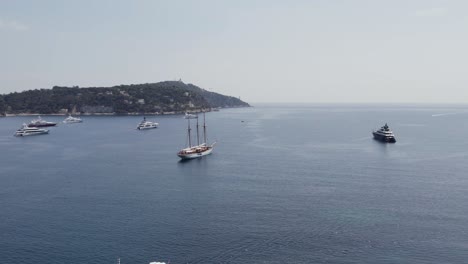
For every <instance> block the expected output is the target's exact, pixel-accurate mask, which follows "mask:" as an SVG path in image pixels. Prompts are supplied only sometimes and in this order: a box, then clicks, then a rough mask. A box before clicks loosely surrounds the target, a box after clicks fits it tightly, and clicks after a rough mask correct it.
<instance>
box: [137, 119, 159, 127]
mask: <svg viewBox="0 0 468 264" xmlns="http://www.w3.org/2000/svg"><path fill="white" fill-rule="evenodd" d="M158 126H159V123H156V122H151V121H148V120H146V117H143V121H141V122H140V124H138V126H137V129H138V130H144V129H152V128H158Z"/></svg>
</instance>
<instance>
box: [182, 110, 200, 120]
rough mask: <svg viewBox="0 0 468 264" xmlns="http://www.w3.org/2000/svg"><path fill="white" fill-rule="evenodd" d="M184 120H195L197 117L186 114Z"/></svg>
mask: <svg viewBox="0 0 468 264" xmlns="http://www.w3.org/2000/svg"><path fill="white" fill-rule="evenodd" d="M184 118H185V119H196V118H198V115H194V114H190V113H188V112H186V113H185V116H184Z"/></svg>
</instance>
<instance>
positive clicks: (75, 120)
mask: <svg viewBox="0 0 468 264" xmlns="http://www.w3.org/2000/svg"><path fill="white" fill-rule="evenodd" d="M81 122H83V120H81V118H79V117H73V116H72V115H68V117H67V118H65V120H63V123H65V124H73V123H81Z"/></svg>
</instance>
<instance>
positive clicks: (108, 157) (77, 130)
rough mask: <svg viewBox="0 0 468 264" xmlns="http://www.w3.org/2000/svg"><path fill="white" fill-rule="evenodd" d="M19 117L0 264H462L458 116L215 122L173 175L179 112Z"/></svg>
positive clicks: (0, 160)
mask: <svg viewBox="0 0 468 264" xmlns="http://www.w3.org/2000/svg"><path fill="white" fill-rule="evenodd" d="M33 118H35V117H32V116H21V117H4V118H0V263H5V264H16V263H22V264H23V263H31V264H33V263H34V264H38V263H41V264H42V263H46V264H74V263H76V264H78V263H97V264H111V263H117V262H118V260H119V259H120V263H121V264H148V263H150V262H152V261H160V262H166V263H174V264H177V263H278V264H279V263H369V264H371V263H372V264H378V263H389V264H390V263H408V264H410V263H411V264H418V263H421V264H427V263H468V162H467V161H468V106H457V105H399V104H388V105H383V104H365V105H364V104H362V105H361V104H350V105H347V104H258V105H254V106H253V107H250V108H232V109H222V110H221V111H219V112H209V113H207V114H206V122H207V137H208V140H209V141H210V142H214V141H216V142H217V143H216V145H215V149H214V151H213V153H212V154H211V155H209V156H206V157H203V158H200V159H195V160H190V161H187V162H181V161H180V160H179V158H178V157H177V155H176V154H177V152H178V151H179V150H180V149H181V148H183V147H185V144H186V142H187V120H186V119H184V118H183V116H182V115H167V116H147V117H146V118H147V119H148V120H150V121H155V122H158V123H159V128H157V129H153V130H147V131H138V130H136V129H135V128H136V126H137V124H138V123H139V122H140V121H141V120H142V119H143V116H83V117H82V119H83V120H84V122H83V123H80V124H63V123H60V124H59V125H58V126H57V127H53V128H50V134H48V135H40V136H31V137H24V138H18V137H14V136H13V134H14V132H15V130H16V129H18V128H19V127H20V126H21V124H22V123H27V122H29V121H30V120H31V119H33ZM64 118H65V117H63V116H43V119H45V120H47V121H55V122H61V121H62V120H63V119H64ZM194 121H195V120H191V122H192V128H194V127H193V125H194V124H195V123H194ZM200 121H201V120H200ZM385 123H388V125H389V126H390V128H391V129H392V130H393V131H394V133H395V136H396V139H397V143H395V144H385V143H381V142H378V141H375V140H373V139H372V135H371V132H372V130H373V129H376V128H379V127H381V126H383V125H384V124H385ZM192 132H195V129H194V130H192ZM193 140H195V141H196V139H193Z"/></svg>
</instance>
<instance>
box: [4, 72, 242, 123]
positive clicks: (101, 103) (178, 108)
mask: <svg viewBox="0 0 468 264" xmlns="http://www.w3.org/2000/svg"><path fill="white" fill-rule="evenodd" d="M248 106H250V105H249V104H248V103H246V102H244V101H241V100H240V98H239V99H238V98H236V97H232V96H226V95H222V94H219V93H215V92H211V91H207V90H205V89H202V88H200V87H198V86H196V85H193V84H185V83H183V82H182V79H179V80H178V81H164V82H159V83H145V84H131V85H117V86H112V87H89V88H79V87H78V86H74V87H62V86H54V87H53V88H52V89H36V90H29V91H24V92H20V93H17V92H14V93H10V94H5V95H0V115H17V114H62V115H63V114H67V113H73V114H90V115H91V114H169V113H171V114H173V113H184V112H187V111H189V112H199V111H211V109H219V108H229V107H248Z"/></svg>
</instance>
